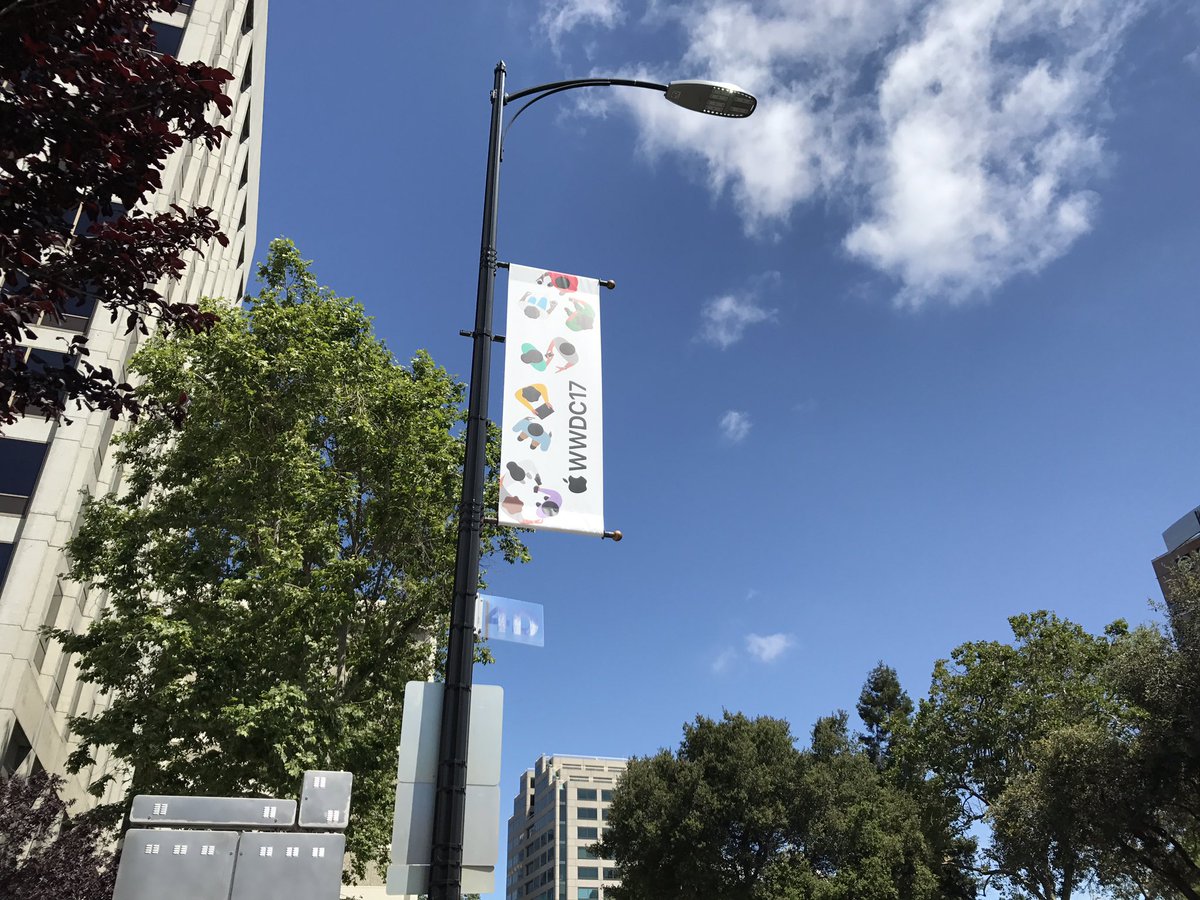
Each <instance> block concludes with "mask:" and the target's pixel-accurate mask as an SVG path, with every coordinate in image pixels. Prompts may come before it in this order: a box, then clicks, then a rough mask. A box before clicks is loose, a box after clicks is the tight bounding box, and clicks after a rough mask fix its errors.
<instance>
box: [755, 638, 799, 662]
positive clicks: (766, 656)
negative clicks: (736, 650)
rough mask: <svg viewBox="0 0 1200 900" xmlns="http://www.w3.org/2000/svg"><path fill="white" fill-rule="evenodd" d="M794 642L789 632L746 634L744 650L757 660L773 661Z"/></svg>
mask: <svg viewBox="0 0 1200 900" xmlns="http://www.w3.org/2000/svg"><path fill="white" fill-rule="evenodd" d="M795 643H796V639H795V638H794V637H792V636H791V635H790V634H782V633H780V634H748V635H746V652H747V653H749V654H750V655H751V656H753V657H754V658H755V659H757V660H758V661H759V662H764V663H769V662H774V661H775V660H777V659H779V657H781V656H783V654H784V653H785V652H787V650H788V649H789V648H790V647H791V646H792V645H793V644H795Z"/></svg>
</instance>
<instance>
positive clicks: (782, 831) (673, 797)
mask: <svg viewBox="0 0 1200 900" xmlns="http://www.w3.org/2000/svg"><path fill="white" fill-rule="evenodd" d="M798 763H799V755H798V753H797V751H796V748H795V746H794V744H793V738H792V735H791V731H790V729H789V727H788V723H787V722H785V721H783V720H782V719H771V718H767V717H765V716H764V717H760V718H757V719H749V718H747V717H746V716H744V715H742V714H740V713H737V714H734V713H729V712H726V713H725V714H724V716H723V718H722V719H721V721H720V722H717V721H714V720H712V719H708V718H706V717H704V716H697V717H696V720H695V722H692V723H689V724H687V725H685V726H684V728H683V742H682V743H681V744H680V747H679V751H678V753H672V752H671V751H669V750H660V751H659V752H658V753H657V754H655V755H654V756H650V757H645V758H642V759H632V760H630V762H629V766H628V768H627V769H626V770H625V774H624V775H623V776H622V778H621V781H620V783H619V785H618V788H617V790H616V791H615V793H614V796H613V803H612V808H611V810H610V813H609V828H608V830H607V832H606V833H605V838H604V843H603V850H602V851H601V852H602V853H603V854H604V856H606V857H609V858H612V859H615V860H616V861H617V863H618V865H619V866H620V869H621V880H622V885H621V887H620V888H612V889H610V890H609V891H608V893H610V894H611V895H612V896H613V897H614V898H626V900H651V898H653V900H659V898H663V897H722V898H728V900H743V898H746V900H748V898H754V897H762V896H768V895H767V894H764V893H763V892H762V891H763V889H764V885H765V883H766V881H767V880H768V871H769V869H770V868H771V867H772V865H775V864H777V863H778V861H779V859H780V856H781V854H783V853H785V852H786V851H787V849H788V848H790V847H792V846H794V845H795V844H796V835H795V834H794V833H793V831H792V827H793V820H794V815H793V804H794V803H795V798H796V795H797V793H798V790H799V776H800V771H799V766H798Z"/></svg>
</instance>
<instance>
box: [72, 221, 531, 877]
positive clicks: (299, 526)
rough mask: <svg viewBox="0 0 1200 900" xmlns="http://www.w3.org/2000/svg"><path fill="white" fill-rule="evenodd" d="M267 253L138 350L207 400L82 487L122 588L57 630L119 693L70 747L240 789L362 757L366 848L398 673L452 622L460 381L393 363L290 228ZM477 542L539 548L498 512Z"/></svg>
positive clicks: (144, 371)
mask: <svg viewBox="0 0 1200 900" xmlns="http://www.w3.org/2000/svg"><path fill="white" fill-rule="evenodd" d="M260 277H261V279H262V282H263V287H262V290H261V292H260V293H259V295H258V297H257V298H255V299H253V300H251V301H250V303H249V305H248V306H247V307H246V308H245V309H241V310H238V309H234V310H228V311H226V312H225V313H223V314H222V316H221V318H220V320H219V321H218V322H216V324H215V325H214V327H213V328H212V329H211V330H210V331H207V332H202V333H193V332H190V331H178V332H175V333H174V334H173V335H172V336H171V337H169V338H166V337H156V338H154V339H153V340H151V341H150V342H149V343H148V344H147V345H146V347H145V348H144V349H143V350H141V351H140V352H139V353H138V354H137V356H136V357H135V359H134V370H135V371H136V372H137V373H138V374H139V375H140V376H141V377H142V378H143V379H144V384H143V387H142V388H141V390H142V392H143V393H144V394H145V396H146V397H148V398H152V399H159V400H164V401H165V400H166V399H167V398H170V397H175V396H178V395H179V394H180V393H185V394H186V395H187V396H188V397H189V398H190V400H191V404H190V409H189V412H188V416H187V418H186V420H185V421H184V423H183V426H182V428H181V429H178V430H176V429H174V428H173V427H172V426H171V424H170V423H169V422H166V421H163V420H161V419H155V418H150V419H145V420H143V421H142V422H140V423H139V424H137V425H136V426H135V427H133V428H132V429H131V430H130V431H129V432H128V433H127V434H126V435H124V436H123V437H121V438H120V440H119V442H118V451H117V452H118V459H119V460H120V461H121V463H122V464H123V466H124V470H123V471H124V476H123V477H124V481H123V484H122V486H121V489H120V492H119V493H118V494H116V495H109V496H104V497H95V498H91V499H90V500H88V501H87V503H86V504H85V507H84V512H83V517H82V524H81V527H80V529H79V532H78V534H77V536H76V537H75V538H74V539H73V540H72V541H71V543H70V546H69V551H70V554H71V558H72V561H73V562H72V570H71V575H72V577H74V578H76V579H78V580H80V581H83V582H87V583H92V584H95V585H97V586H99V587H102V588H104V589H105V590H106V591H107V592H108V608H107V610H106V611H105V612H104V614H103V615H102V616H101V617H99V618H98V619H97V620H96V621H95V622H94V623H93V624H92V626H91V628H90V629H89V630H88V631H87V632H86V633H84V634H78V635H75V634H69V633H66V632H58V634H57V636H58V638H59V639H60V640H61V641H62V642H63V644H64V646H65V648H66V650H67V651H69V652H72V653H76V654H78V661H79V667H80V672H81V674H82V676H83V677H84V678H86V679H88V680H90V681H92V682H94V683H95V684H97V685H98V686H100V687H101V688H102V689H103V690H105V691H108V692H111V695H112V702H111V705H109V706H108V708H107V709H105V710H103V711H102V712H100V713H99V714H98V715H95V716H94V717H90V718H89V717H80V718H77V719H75V720H73V721H72V728H73V730H74V731H75V733H76V734H77V735H78V736H79V738H80V745H79V748H78V749H77V750H76V752H75V753H74V754H73V756H72V757H71V760H70V765H71V768H72V769H73V770H74V771H78V770H80V769H82V768H84V767H86V766H88V765H89V764H90V763H91V761H92V758H93V754H94V752H95V751H96V749H97V748H99V747H102V746H107V747H109V748H110V749H111V750H112V752H113V753H114V754H115V756H116V758H117V759H119V760H120V761H121V762H122V763H123V764H124V765H125V766H127V767H128V768H129V769H131V770H132V773H133V780H132V783H131V785H130V788H129V791H130V794H134V793H167V794H176V793H194V794H214V795H228V796H236V795H254V794H260V795H261V794H270V795H275V796H294V795H295V794H296V791H297V789H298V788H299V785H300V776H301V773H302V772H303V771H304V770H305V769H312V768H332V769H345V770H348V771H350V772H353V773H354V776H355V782H354V801H353V804H352V812H351V828H350V831H349V833H348V837H347V840H348V846H349V848H350V849H351V850H352V851H353V852H354V854H355V858H356V859H357V860H358V862H359V863H360V864H362V863H363V862H365V861H367V860H372V859H379V858H381V857H382V858H385V859H386V855H387V852H388V845H389V842H390V834H391V832H390V829H391V814H392V802H393V782H394V779H395V772H396V747H397V745H398V744H399V736H400V719H401V709H402V702H403V690H404V685H405V683H406V682H407V681H409V680H413V679H416V680H422V679H425V678H427V677H428V676H430V675H431V674H432V673H433V672H434V668H435V664H436V663H437V661H438V648H439V647H441V646H443V645H444V630H445V627H446V624H447V621H448V616H449V609H450V603H451V581H452V577H453V571H454V564H453V563H454V553H455V545H456V539H457V521H456V517H455V505H456V502H457V499H458V492H459V487H460V484H461V468H462V460H463V443H462V441H463V438H462V435H461V427H460V426H461V423H462V421H463V418H464V413H463V411H462V408H461V400H462V397H463V387H462V385H461V384H460V383H459V382H457V381H455V380H454V379H453V378H451V377H450V376H449V375H447V374H446V372H445V371H444V370H443V369H441V368H439V367H438V366H436V365H435V364H434V362H433V360H431V359H430V358H429V356H428V355H427V354H425V353H424V352H421V353H418V354H417V355H416V356H415V357H414V358H413V360H412V362H411V363H410V364H409V365H407V366H405V365H401V364H399V363H398V362H397V361H396V360H395V359H394V358H393V357H392V355H391V353H390V352H389V351H388V350H387V349H386V348H385V347H384V346H383V345H382V344H381V343H380V342H379V340H378V339H377V338H376V337H375V336H374V334H373V333H372V329H371V323H370V320H369V319H368V318H367V316H366V315H365V314H364V312H363V310H362V308H361V307H360V306H359V305H357V304H356V303H354V302H352V301H350V300H347V299H343V298H341V297H338V296H336V295H335V294H334V293H333V292H331V291H330V290H328V289H326V288H320V287H318V286H317V282H316V280H315V278H314V277H313V275H312V274H311V272H310V270H309V267H308V264H307V263H306V262H305V261H304V260H302V259H301V258H300V256H299V253H298V252H297V251H296V248H295V247H294V246H293V245H292V244H291V243H290V242H288V241H282V240H277V241H274V242H272V244H271V249H270V255H269V257H268V260H267V262H266V264H265V265H264V266H263V267H262V269H261V270H260ZM494 438H495V436H494V435H493V446H492V447H491V448H490V457H489V458H490V462H491V465H493V466H495V465H497V464H498V462H497V452H496V451H497V447H496V446H495V443H496V442H495V440H494ZM490 490H491V491H492V493H493V500H492V502H495V499H494V493H495V484H494V480H493V481H492V482H490ZM484 551H485V553H498V554H501V555H502V556H503V557H504V558H506V559H508V560H510V561H513V560H518V559H523V558H525V549H524V547H523V546H522V545H521V543H520V542H519V541H518V540H517V539H516V538H515V537H514V536H513V535H512V533H511V532H503V533H502V532H500V531H499V530H497V529H495V528H492V527H488V528H487V529H485V533H484ZM104 780H105V779H101V781H100V782H98V783H97V784H95V785H93V790H94V791H95V792H97V793H99V792H100V791H102V790H103V788H104V783H103V782H104Z"/></svg>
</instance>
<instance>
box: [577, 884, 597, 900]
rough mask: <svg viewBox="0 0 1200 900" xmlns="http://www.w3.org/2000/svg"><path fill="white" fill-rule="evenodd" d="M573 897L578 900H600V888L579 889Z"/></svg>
mask: <svg viewBox="0 0 1200 900" xmlns="http://www.w3.org/2000/svg"><path fill="white" fill-rule="evenodd" d="M575 896H576V897H578V898H579V900H600V888H592V887H581V888H580V889H579V893H577V894H576V895H575Z"/></svg>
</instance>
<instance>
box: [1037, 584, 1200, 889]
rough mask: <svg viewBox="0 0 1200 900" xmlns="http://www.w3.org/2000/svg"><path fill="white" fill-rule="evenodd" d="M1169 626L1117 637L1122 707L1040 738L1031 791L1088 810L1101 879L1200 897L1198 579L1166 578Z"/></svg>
mask: <svg viewBox="0 0 1200 900" xmlns="http://www.w3.org/2000/svg"><path fill="white" fill-rule="evenodd" d="M1165 593H1166V595H1167V597H1168V601H1169V611H1170V617H1169V627H1168V628H1166V629H1160V628H1156V627H1149V626H1144V627H1141V628H1138V629H1136V630H1134V631H1133V632H1130V633H1128V634H1122V635H1120V636H1119V637H1118V639H1117V640H1116V641H1114V643H1113V648H1112V654H1111V658H1110V662H1109V665H1108V668H1107V670H1106V672H1105V674H1106V678H1107V683H1108V686H1109V690H1111V691H1112V693H1113V695H1114V696H1115V697H1119V698H1120V699H1121V700H1122V701H1123V703H1122V706H1121V707H1120V712H1121V714H1120V715H1119V716H1114V717H1112V718H1109V719H1107V720H1105V721H1100V722H1086V723H1081V724H1079V725H1077V726H1075V727H1073V728H1071V729H1069V730H1063V731H1062V732H1059V733H1056V734H1054V735H1053V736H1052V737H1051V738H1049V739H1047V740H1046V741H1044V742H1043V745H1042V746H1041V747H1040V748H1039V749H1040V758H1039V760H1038V762H1039V765H1038V768H1037V771H1036V780H1035V781H1034V784H1033V785H1032V791H1036V794H1035V797H1036V798H1037V799H1038V800H1039V801H1041V802H1045V801H1044V799H1043V798H1061V802H1063V803H1069V804H1070V805H1071V806H1073V807H1074V808H1076V809H1080V810H1083V811H1084V819H1085V824H1086V830H1085V838H1086V840H1087V841H1088V842H1089V844H1090V845H1091V846H1092V847H1093V848H1094V851H1095V853H1096V855H1097V857H1098V860H1099V863H1098V869H1099V874H1100V877H1101V879H1102V880H1103V881H1104V882H1105V883H1106V884H1107V885H1109V886H1110V887H1112V888H1114V889H1115V890H1116V891H1117V892H1118V893H1123V894H1130V893H1131V892H1132V894H1133V895H1134V896H1139V897H1142V896H1145V897H1150V898H1159V897H1162V898H1178V897H1184V898H1187V900H1200V627H1198V626H1200V620H1198V618H1197V615H1198V613H1200V577H1197V573H1196V572H1195V571H1194V570H1193V569H1192V568H1191V565H1190V561H1187V563H1185V565H1184V567H1183V568H1182V569H1181V570H1180V571H1178V572H1177V573H1176V575H1175V577H1174V578H1172V579H1170V580H1169V581H1168V583H1167V585H1166V590H1165Z"/></svg>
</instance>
